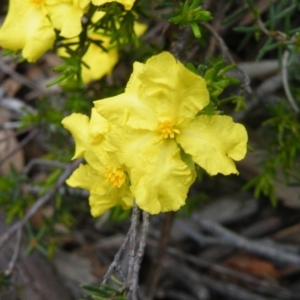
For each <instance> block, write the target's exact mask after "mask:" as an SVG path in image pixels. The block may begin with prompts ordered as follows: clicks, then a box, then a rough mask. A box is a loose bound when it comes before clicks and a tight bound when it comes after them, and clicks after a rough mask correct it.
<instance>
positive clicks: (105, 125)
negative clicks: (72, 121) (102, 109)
mask: <svg viewBox="0 0 300 300" xmlns="http://www.w3.org/2000/svg"><path fill="white" fill-rule="evenodd" d="M109 130H110V124H109V122H108V121H107V120H106V119H105V118H103V117H102V116H101V115H100V114H98V112H97V111H96V109H95V108H92V114H91V119H90V123H89V136H90V142H91V143H92V144H100V143H101V142H102V141H103V139H104V136H105V135H106V134H107V133H108V132H109Z"/></svg>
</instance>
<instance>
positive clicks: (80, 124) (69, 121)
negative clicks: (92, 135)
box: [61, 113, 90, 159]
mask: <svg viewBox="0 0 300 300" xmlns="http://www.w3.org/2000/svg"><path fill="white" fill-rule="evenodd" d="M61 123H62V124H63V126H64V127H65V128H66V129H67V130H69V131H70V132H71V134H72V136H73V138H74V140H75V154H74V156H73V159H75V158H79V157H83V155H84V153H85V151H86V150H87V149H88V148H89V144H90V143H89V134H88V133H89V131H88V124H89V118H88V116H85V115H83V114H77V113H74V114H71V115H70V116H68V117H65V118H64V119H63V120H62V121H61Z"/></svg>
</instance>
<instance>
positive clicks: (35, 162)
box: [23, 158, 67, 174]
mask: <svg viewBox="0 0 300 300" xmlns="http://www.w3.org/2000/svg"><path fill="white" fill-rule="evenodd" d="M34 165H44V166H49V167H57V168H63V169H64V168H66V167H67V164H65V163H61V162H59V161H53V160H46V159H41V158H34V159H31V160H30V161H29V163H28V164H27V165H26V166H25V167H24V169H23V173H24V174H27V173H28V172H29V171H30V170H31V168H32V167H33V166H34Z"/></svg>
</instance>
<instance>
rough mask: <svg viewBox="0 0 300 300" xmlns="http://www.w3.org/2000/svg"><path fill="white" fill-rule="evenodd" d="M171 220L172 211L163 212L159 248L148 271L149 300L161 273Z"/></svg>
mask: <svg viewBox="0 0 300 300" xmlns="http://www.w3.org/2000/svg"><path fill="white" fill-rule="evenodd" d="M173 220H174V212H169V213H166V214H165V219H164V224H163V229H162V232H161V236H160V240H159V249H158V252H157V255H156V259H155V262H154V266H153V269H152V270H151V271H150V276H149V279H150V280H151V281H150V283H149V285H148V292H147V298H148V299H149V300H150V299H153V297H154V294H155V292H156V287H157V283H158V280H159V277H160V273H161V267H162V261H163V258H164V254H165V252H166V247H167V243H168V241H169V238H170V233H171V229H172V223H173Z"/></svg>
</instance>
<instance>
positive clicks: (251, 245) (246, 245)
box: [195, 219, 300, 265]
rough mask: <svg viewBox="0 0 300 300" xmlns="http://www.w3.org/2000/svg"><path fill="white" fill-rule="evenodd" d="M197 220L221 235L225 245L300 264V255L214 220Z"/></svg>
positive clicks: (272, 258)
mask: <svg viewBox="0 0 300 300" xmlns="http://www.w3.org/2000/svg"><path fill="white" fill-rule="evenodd" d="M195 221H196V222H197V224H199V225H200V226H201V228H202V229H204V230H206V231H208V232H210V233H213V234H215V235H217V236H218V237H219V239H217V240H221V241H222V244H223V245H224V244H225V243H227V245H228V246H233V247H236V248H239V249H242V250H245V251H247V252H250V253H253V254H255V255H259V256H262V257H265V258H267V259H270V260H272V261H274V262H277V263H289V264H294V265H300V256H297V255H294V254H292V253H286V252H283V251H282V250H280V249H277V248H275V247H269V246H267V245H263V244H261V243H258V242H256V241H250V240H248V239H246V238H244V237H242V236H239V235H238V234H236V233H233V232H232V231H230V230H228V229H226V228H224V227H223V226H221V225H219V224H217V223H214V222H212V221H209V220H199V219H195ZM199 239H200V240H201V236H199Z"/></svg>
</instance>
